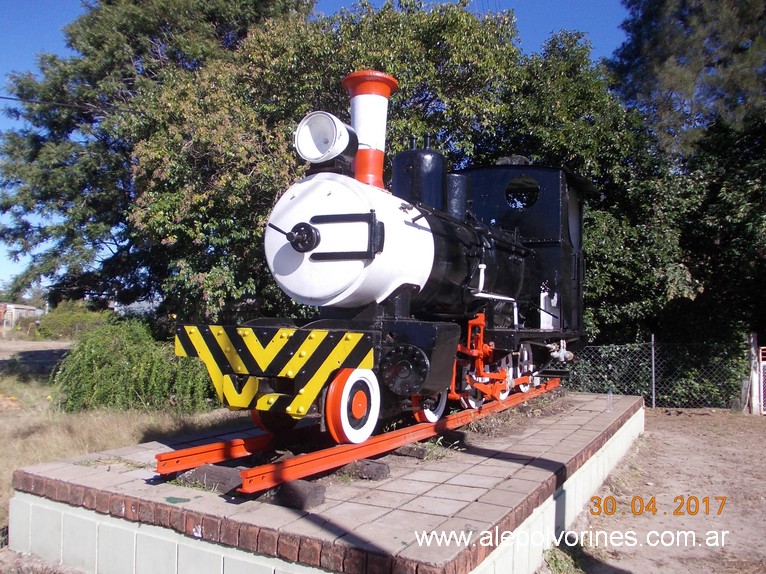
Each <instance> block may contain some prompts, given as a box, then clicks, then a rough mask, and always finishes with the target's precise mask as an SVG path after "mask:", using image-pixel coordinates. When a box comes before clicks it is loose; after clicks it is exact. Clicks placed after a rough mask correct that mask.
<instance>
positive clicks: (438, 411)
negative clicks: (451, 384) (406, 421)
mask: <svg viewBox="0 0 766 574" xmlns="http://www.w3.org/2000/svg"><path fill="white" fill-rule="evenodd" d="M438 397H439V400H438V401H437V403H436V406H435V407H434V408H433V409H422V410H420V411H417V412H416V413H415V419H416V420H417V421H418V422H421V423H435V422H436V421H438V420H439V419H440V418H442V415H443V414H444V411H445V410H446V409H447V391H442V392H441V393H439V395H438Z"/></svg>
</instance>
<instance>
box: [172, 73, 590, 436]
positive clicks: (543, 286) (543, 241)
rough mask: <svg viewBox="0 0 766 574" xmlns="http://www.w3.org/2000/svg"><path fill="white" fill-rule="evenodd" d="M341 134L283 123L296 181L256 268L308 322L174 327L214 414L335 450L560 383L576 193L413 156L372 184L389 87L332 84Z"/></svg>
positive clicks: (331, 127) (529, 173) (408, 153)
mask: <svg viewBox="0 0 766 574" xmlns="http://www.w3.org/2000/svg"><path fill="white" fill-rule="evenodd" d="M342 84H343V86H344V87H345V88H346V89H347V90H348V92H349V94H350V97H351V126H349V125H346V124H344V123H343V122H341V121H340V120H339V119H338V118H337V117H335V116H333V115H331V114H329V113H326V112H321V111H320V112H312V113H310V114H308V115H307V116H306V117H305V118H304V119H303V120H302V121H301V122H300V124H299V125H298V128H297V130H296V132H295V147H296V150H297V152H298V153H299V155H300V156H301V157H302V158H303V159H305V160H306V161H308V162H309V163H310V164H311V169H310V170H309V172H308V174H307V176H306V177H305V178H304V179H301V180H300V181H298V182H297V183H295V184H294V185H293V186H292V187H290V188H289V189H288V190H287V191H286V192H285V193H284V194H283V195H282V196H281V198H280V199H279V201H278V202H277V203H276V205H275V207H274V209H273V211H272V212H271V215H270V218H269V221H268V226H267V228H266V231H265V237H264V241H265V253H266V259H267V262H268V265H269V269H270V270H271V273H272V274H273V277H274V279H275V280H276V282H277V284H278V285H279V286H280V287H281V288H282V290H284V292H285V293H286V294H287V295H289V296H290V297H291V298H292V299H294V300H295V301H298V302H300V303H303V304H306V305H311V306H315V307H316V308H318V316H317V317H316V318H315V319H314V320H312V321H309V322H301V321H296V320H293V319H289V318H281V319H274V318H260V319H256V320H253V321H250V322H248V323H245V324H243V325H191V324H183V325H178V326H177V332H176V353H177V354H178V355H181V356H195V357H199V358H200V359H202V360H203V361H204V363H205V365H206V366H207V369H208V372H209V374H210V376H211V379H212V382H213V384H214V386H215V389H216V391H217V394H218V397H219V399H220V400H221V401H222V403H223V404H224V405H226V406H227V407H229V408H230V409H243V410H249V411H250V412H251V414H252V416H253V419H254V420H255V422H256V423H257V424H258V425H259V426H261V427H262V428H264V429H266V430H268V431H270V432H275V433H276V432H281V431H284V430H285V429H289V428H291V427H292V426H293V425H295V424H296V423H297V422H298V421H301V420H315V421H318V422H319V423H320V424H321V425H322V428H323V429H325V430H327V431H328V432H329V433H330V435H331V436H332V438H333V439H334V440H335V441H336V442H338V443H361V442H364V441H365V440H367V439H368V438H369V437H370V436H371V434H372V433H373V432H374V430H375V428H376V426H377V425H378V422H379V421H380V420H382V419H386V418H388V417H391V416H395V415H401V414H402V413H403V412H407V411H409V412H411V413H412V414H413V416H414V418H415V420H416V421H420V422H426V421H430V422H435V421H436V420H438V419H439V418H440V417H441V416H442V415H443V413H444V412H445V409H446V406H447V402H448V401H450V400H451V401H455V402H458V403H460V405H461V406H462V407H463V408H478V407H479V406H480V405H481V404H482V403H483V402H484V401H485V400H503V399H505V398H507V397H508V396H509V394H510V393H512V392H526V391H527V390H528V389H529V388H530V387H531V386H537V385H539V384H540V383H541V381H542V380H543V379H544V378H545V377H551V376H559V375H561V374H562V373H563V372H564V371H565V370H564V369H562V367H563V366H564V363H566V362H567V361H570V360H572V358H573V355H572V351H573V350H576V348H577V345H578V344H579V343H580V341H581V340H582V338H583V324H582V309H583V305H582V298H583V295H582V282H583V254H582V211H581V209H582V197H583V195H584V194H585V193H587V192H588V191H589V189H590V187H591V185H590V184H589V183H588V182H587V181H585V180H584V179H582V178H580V177H578V176H576V175H574V174H572V173H569V172H567V171H564V170H561V169H555V168H551V167H541V166H535V165H531V164H530V163H529V162H528V161H526V160H524V159H523V158H518V157H517V158H510V159H509V160H507V161H505V162H501V165H492V166H487V167H469V168H466V169H460V170H453V171H450V170H448V169H447V166H446V162H445V158H444V157H443V156H442V155H441V154H440V153H438V152H437V151H435V150H433V149H430V145H429V142H427V141H425V142H424V143H423V145H422V146H418V145H417V143H416V142H415V141H414V140H412V141H411V145H410V149H408V150H405V151H403V152H401V153H399V154H398V155H397V156H396V157H395V158H394V159H393V177H392V182H391V190H390V192H389V191H388V190H386V189H385V186H384V183H383V160H384V144H385V134H386V122H387V111H388V101H389V97H390V96H391V94H392V93H393V92H394V91H395V90H396V89H397V87H398V83H397V81H396V79H395V78H393V77H392V76H390V75H388V74H385V73H383V72H378V71H374V70H362V71H358V72H354V73H351V74H349V75H348V76H346V77H345V78H344V79H343V82H342Z"/></svg>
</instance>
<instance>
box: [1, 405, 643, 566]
mask: <svg viewBox="0 0 766 574" xmlns="http://www.w3.org/2000/svg"><path fill="white" fill-rule="evenodd" d="M567 402H568V404H569V405H570V406H569V408H568V409H567V410H566V411H564V412H559V413H557V414H555V415H552V416H550V417H546V418H541V419H530V420H529V421H527V423H526V425H525V427H524V428H523V429H522V430H520V431H518V432H517V433H515V434H513V435H511V436H504V437H492V438H489V437H488V438H487V439H486V440H482V441H478V442H477V443H476V444H474V443H471V444H468V445H467V446H466V448H465V449H455V450H450V451H448V458H446V459H443V460H418V459H414V458H408V457H403V456H396V455H393V454H392V455H389V456H388V457H386V460H388V461H389V462H390V466H391V473H390V477H389V478H387V479H384V480H381V481H377V482H376V481H362V480H355V481H353V482H352V483H350V484H348V483H343V482H340V481H338V480H335V481H329V482H327V483H326V497H325V502H324V503H323V504H321V505H320V506H318V507H316V508H313V509H310V510H309V511H301V510H294V509H290V508H284V507H280V506H276V505H274V504H269V503H267V502H265V501H262V500H260V498H263V499H264V500H266V498H265V497H251V498H241V497H233V496H221V495H219V494H217V493H215V492H211V491H209V490H205V489H195V488H190V487H186V486H180V485H177V484H170V483H167V482H165V481H163V480H158V479H157V477H156V476H154V473H153V468H152V467H150V466H149V463H151V462H152V461H153V459H154V455H155V454H157V453H159V452H166V451H167V450H168V447H167V445H166V444H163V443H158V442H152V443H146V444H142V445H136V446H134V447H126V448H123V449H115V450H112V451H109V452H106V453H98V454H95V455H87V456H84V457H77V458H76V459H70V460H67V461H59V462H55V463H46V464H41V465H37V466H33V467H28V468H24V469H20V470H17V471H16V472H15V473H14V477H13V486H14V488H15V489H16V490H17V491H21V492H27V493H30V494H33V495H35V496H41V497H44V498H49V499H51V500H55V501H57V502H62V503H64V504H67V505H70V506H75V507H81V508H85V509H87V510H92V511H95V512H97V513H101V514H105V515H110V516H113V517H115V518H118V519H122V520H126V521H129V522H134V523H139V524H147V525H153V526H157V527H160V528H163V529H166V530H167V531H170V532H172V531H175V532H177V533H179V534H181V535H183V536H185V537H186V538H185V539H188V541H189V547H188V548H186V550H185V551H184V552H183V553H178V554H177V553H176V552H175V550H173V547H172V545H169V544H168V545H167V548H165V547H164V546H163V543H162V541H154V542H150V543H149V542H147V544H153V545H155V546H157V548H152V549H151V551H152V552H156V555H157V556H160V557H161V559H162V560H164V561H165V562H166V564H165V565H167V566H168V567H175V566H176V565H177V564H176V562H178V564H180V563H181V562H184V561H186V562H194V561H210V563H211V565H212V564H213V563H215V564H218V563H219V562H220V560H222V559H219V558H216V557H215V556H208V555H198V554H197V553H195V550H194V542H193V541H194V540H195V539H201V540H206V541H209V542H213V543H217V544H222V545H225V546H230V547H234V548H239V549H241V550H244V551H247V552H253V553H258V554H261V555H265V556H272V557H276V558H280V559H283V560H287V561H289V562H296V563H299V564H304V565H306V566H311V567H320V568H324V569H326V570H329V571H334V572H341V573H343V574H354V573H356V572H359V573H362V572H385V573H386V574H400V573H401V574H405V573H411V574H428V573H430V572H449V573H454V574H465V573H467V572H469V571H470V570H472V569H474V568H476V567H477V566H478V565H479V564H481V562H482V560H483V559H484V558H485V557H486V555H487V554H488V553H489V552H490V551H491V548H489V549H487V548H482V547H480V546H474V547H468V548H466V547H464V546H460V545H453V546H450V547H445V546H438V545H431V546H426V545H422V546H421V545H419V544H418V543H417V536H416V532H430V531H437V532H442V531H443V532H478V531H481V530H486V529H489V528H492V527H497V526H500V527H501V528H502V529H504V530H513V529H514V528H515V527H517V526H518V525H520V524H521V523H522V522H523V521H524V520H526V519H527V518H528V517H529V516H530V515H531V513H532V511H533V510H534V509H535V508H536V506H537V505H538V504H539V503H540V502H541V501H543V500H546V499H547V498H549V497H550V496H551V495H553V494H554V492H555V491H556V489H557V488H558V487H560V486H561V485H562V484H563V483H564V481H565V480H566V479H567V478H568V477H570V476H572V474H573V473H574V472H575V471H577V470H578V469H579V468H580V467H581V466H582V465H583V464H584V463H585V462H586V461H587V460H588V459H589V458H590V457H591V456H592V455H593V454H594V453H595V452H597V451H598V449H600V448H601V447H602V446H603V445H604V444H605V443H606V441H607V440H609V438H610V437H611V436H613V435H614V433H615V432H616V431H617V430H618V429H619V428H620V427H621V425H622V424H624V423H625V421H627V420H628V419H629V418H630V417H632V416H633V415H634V414H635V413H636V412H637V411H638V410H640V409H641V408H642V406H643V405H642V401H641V399H639V398H635V397H615V399H614V405H613V411H612V412H609V413H608V412H605V407H606V401H605V400H603V397H599V396H596V397H594V396H591V395H576V394H570V395H568V398H567ZM245 434H246V431H243V432H241V433H239V434H237V435H236V436H240V437H241V436H244V435H245ZM220 438H221V437H220V435H219V436H210V435H207V436H206V435H198V436H194V437H186V438H185V440H184V441H183V442H184V443H197V444H205V443H206V442H215V441H216V440H220ZM229 438H234V435H232V436H231V437H229ZM179 444H180V441H179ZM29 521H30V522H31V525H32V526H33V527H35V528H47V529H48V530H50V531H51V536H57V535H60V531H61V517H60V516H52V517H49V516H43V514H41V513H37V514H34V515H32V516H30V517H29ZM43 523H44V524H43ZM104 532H105V537H106V538H104V539H102V538H99V539H98V546H99V548H98V549H97V550H98V552H99V553H100V552H101V551H102V550H103V548H102V546H103V544H104V543H105V541H108V540H107V539H108V538H109V535H111V536H112V538H114V539H115V540H117V539H119V538H120V537H121V535H122V532H121V531H120V530H119V529H114V528H112V529H111V530H109V529H106V530H104ZM123 538H124V536H123ZM131 544H132V543H131ZM35 545H37V546H38V547H36V546H35ZM128 546H130V548H128ZM121 548H123V549H124V550H125V551H126V552H128V551H130V552H133V550H132V545H125V544H121ZM32 551H37V553H39V554H40V555H43V556H50V557H51V558H56V556H54V555H55V554H56V553H57V552H58V551H59V550H58V547H57V546H56V545H52V546H50V547H48V546H44V545H42V544H41V543H39V542H34V541H33V542H32ZM135 552H136V560H137V563H136V565H137V567H138V566H140V565H142V564H144V565H145V563H148V562H146V561H147V560H148V554H147V552H148V550H147V547H143V549H141V550H136V551H135ZM77 558H78V560H80V561H81V562H82V564H85V565H88V564H90V563H91V562H92V561H93V557H92V554H91V553H90V551H89V550H87V549H85V548H81V549H78V557H77ZM142 561H144V562H142ZM154 566H157V564H156V563H155V564H154ZM107 570H108V568H107ZM118 570H119V568H117V569H116V570H115V571H118ZM233 571H234V570H233Z"/></svg>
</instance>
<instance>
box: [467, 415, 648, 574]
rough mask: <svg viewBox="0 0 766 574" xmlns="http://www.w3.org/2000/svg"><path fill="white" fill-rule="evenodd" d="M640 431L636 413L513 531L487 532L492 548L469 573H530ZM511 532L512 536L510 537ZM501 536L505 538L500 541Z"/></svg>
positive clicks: (639, 417)
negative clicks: (491, 539)
mask: <svg viewBox="0 0 766 574" xmlns="http://www.w3.org/2000/svg"><path fill="white" fill-rule="evenodd" d="M643 431H644V410H643V409H641V410H639V411H637V412H636V413H635V414H633V416H631V417H630V418H629V419H628V420H627V421H625V422H624V423H623V425H622V426H621V427H620V428H619V429H618V430H617V432H615V433H614V434H613V435H612V437H611V438H610V439H609V440H607V441H606V442H605V443H604V444H603V446H602V447H601V448H600V449H599V450H598V451H597V452H596V453H595V454H594V455H593V456H592V457H591V458H589V459H588V460H587V461H585V463H584V464H583V465H582V466H581V467H580V468H579V469H578V470H577V471H576V472H575V473H574V474H572V475H571V476H570V477H568V478H567V480H566V482H565V483H564V484H563V485H561V486H560V487H558V488H557V489H556V491H555V492H554V493H553V494H552V495H551V496H548V497H547V498H546V499H545V500H542V501H540V503H539V505H538V506H537V507H536V508H534V510H533V511H532V513H531V514H530V515H529V516H528V517H527V518H526V519H525V520H524V521H523V522H522V523H521V524H519V525H518V526H516V527H515V528H514V529H513V530H503V529H502V528H501V527H498V529H497V531H495V532H492V533H490V534H491V535H492V537H493V538H494V540H493V541H492V542H494V543H495V544H494V546H493V547H492V549H491V552H490V553H489V555H488V556H487V558H486V559H485V560H484V561H483V562H481V564H479V566H478V567H477V568H475V569H474V570H472V571H471V574H491V573H497V574H501V573H502V574H507V573H514V574H516V573H530V574H531V573H533V572H535V571H536V570H537V569H538V568H539V567H540V565H541V564H542V562H543V553H544V552H545V550H547V549H548V548H551V547H552V546H554V545H555V542H556V537H557V536H558V535H559V533H561V532H563V531H566V529H567V528H569V527H570V526H571V525H572V524H573V523H574V521H575V519H576V518H577V516H578V515H579V514H580V512H581V511H582V510H583V509H584V508H585V507H586V505H587V504H588V503H589V502H590V498H591V496H593V494H595V493H596V491H597V490H598V489H599V487H600V486H601V485H602V484H603V482H604V480H606V477H607V476H609V473H610V472H611V471H612V469H613V468H614V467H615V466H617V463H618V462H619V461H620V460H621V459H622V457H623V456H625V454H627V452H628V451H629V450H630V448H631V445H632V444H633V442H634V441H635V440H636V439H637V438H638V437H639V435H641V433H642V432H643ZM511 532H512V535H511V534H510V533H511ZM504 536H505V538H504Z"/></svg>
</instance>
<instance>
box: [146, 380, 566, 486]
mask: <svg viewBox="0 0 766 574" xmlns="http://www.w3.org/2000/svg"><path fill="white" fill-rule="evenodd" d="M559 382H560V380H559V379H552V380H550V381H547V382H545V383H542V384H541V385H540V386H539V387H537V388H534V389H531V390H529V391H527V392H525V393H514V394H512V395H511V396H509V397H508V398H507V399H505V400H504V401H492V402H489V403H485V404H483V405H481V406H480V407H479V408H477V409H471V410H465V411H459V412H456V413H452V414H450V415H447V416H445V417H443V418H441V419H439V420H438V421H436V422H435V423H427V422H426V423H418V424H415V425H412V426H408V427H405V428H403V429H398V430H394V431H390V432H386V433H383V434H380V435H376V436H373V437H370V438H369V439H367V440H366V441H365V442H363V443H362V444H342V445H336V446H333V447H330V448H325V449H321V450H318V451H315V452H312V453H307V454H300V455H297V456H295V457H293V458H289V459H287V460H283V461H280V462H275V463H269V464H264V465H261V466H257V467H253V468H250V469H247V470H243V471H241V472H240V476H241V477H242V486H241V487H240V488H239V489H238V491H239V492H242V493H245V494H252V493H256V492H260V491H263V490H267V489H269V488H273V487H275V486H277V485H279V484H282V483H284V482H288V481H291V480H297V479H299V478H305V477H307V476H311V475H314V474H319V473H321V472H325V471H328V470H332V469H334V468H338V467H341V466H344V465H346V464H349V463H351V462H354V461H357V460H361V459H364V458H369V457H372V456H377V455H381V454H385V453H387V452H390V451H392V450H395V449H397V448H399V447H401V446H404V445H407V444H412V443H415V442H418V441H421V440H425V439H427V438H431V437H433V436H436V435H438V434H440V433H442V432H444V431H446V430H452V429H456V428H459V427H462V426H464V425H466V424H468V423H470V422H471V421H475V420H478V419H481V418H484V417H486V416H489V415H491V414H495V413H499V412H502V411H504V410H507V409H509V408H511V407H514V406H516V405H519V404H521V403H524V402H526V401H527V400H529V399H532V398H535V397H537V396H540V395H542V394H544V393H547V392H549V391H552V390H553V389H555V388H556V387H558V386H559ZM275 438H276V437H274V436H273V435H270V434H266V435H262V436H256V437H251V438H244V439H234V440H230V441H225V442H217V443H211V444H208V445H202V446H196V447H191V448H187V449H182V450H177V451H173V452H167V453H161V454H157V455H155V458H156V459H157V473H158V474H160V475H167V474H172V473H175V472H180V471H184V470H189V469H192V468H197V467H198V466H202V465H203V464H215V463H218V462H223V461H226V460H231V459H235V458H241V457H244V456H248V455H251V454H255V453H257V452H259V451H263V450H266V449H268V448H270V447H272V446H273V444H274V442H275Z"/></svg>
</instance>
